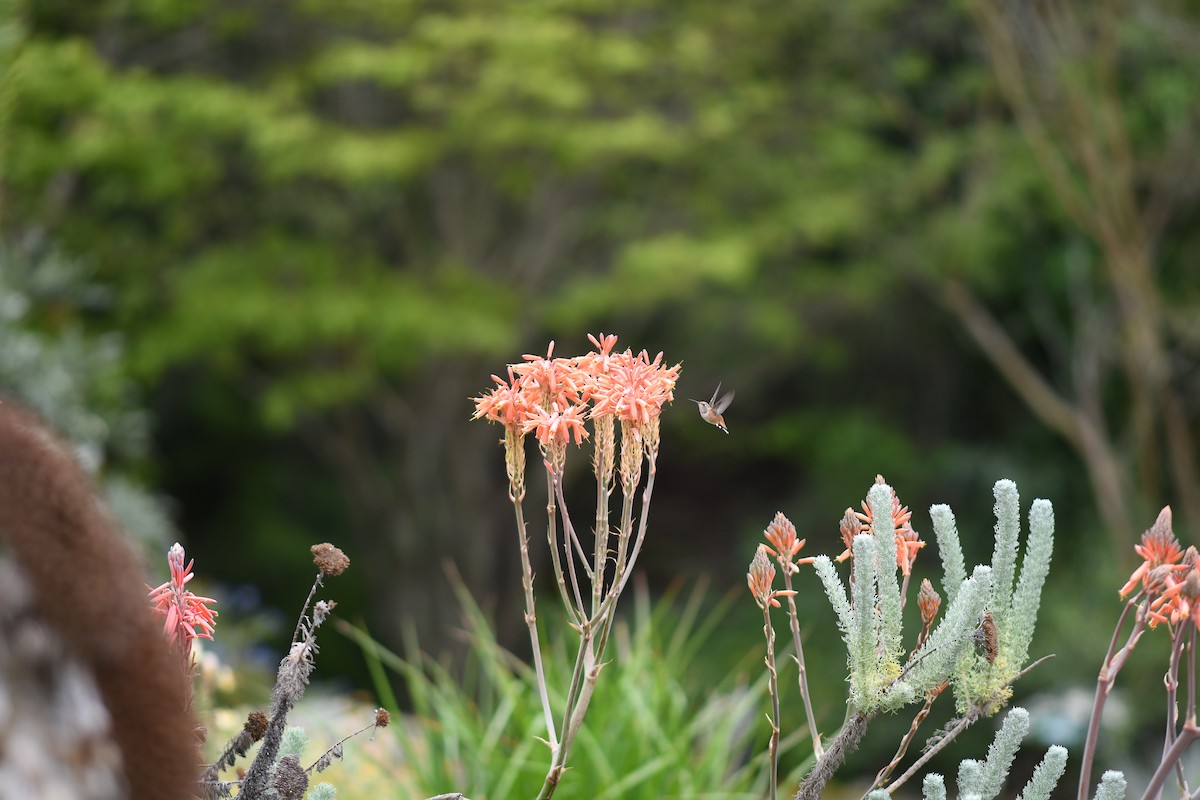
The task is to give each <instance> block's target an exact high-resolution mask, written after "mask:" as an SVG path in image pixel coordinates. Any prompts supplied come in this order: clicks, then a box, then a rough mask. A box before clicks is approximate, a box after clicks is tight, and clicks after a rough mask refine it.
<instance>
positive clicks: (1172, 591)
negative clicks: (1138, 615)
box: [1148, 547, 1200, 629]
mask: <svg viewBox="0 0 1200 800" xmlns="http://www.w3.org/2000/svg"><path fill="white" fill-rule="evenodd" d="M1185 561H1186V562H1188V563H1186V564H1180V565H1177V566H1179V567H1182V568H1183V569H1186V570H1187V573H1186V574H1185V575H1184V576H1183V577H1182V578H1181V579H1177V578H1176V577H1175V576H1176V574H1177V572H1176V570H1174V569H1170V570H1168V569H1166V567H1167V565H1162V566H1160V567H1158V568H1157V569H1156V570H1153V572H1156V573H1157V576H1156V577H1158V578H1160V579H1161V585H1163V586H1165V587H1166V588H1164V589H1162V594H1161V595H1159V596H1158V597H1157V598H1156V599H1155V600H1154V602H1152V603H1151V604H1150V613H1149V615H1148V616H1149V621H1150V627H1151V628H1153V627H1155V626H1156V625H1157V624H1159V623H1161V622H1166V621H1170V622H1171V623H1172V624H1179V623H1181V622H1184V621H1186V620H1189V619H1190V620H1191V621H1192V624H1194V625H1195V626H1196V627H1197V628H1198V629H1200V614H1198V613H1197V610H1196V608H1197V603H1198V602H1200V555H1198V554H1197V553H1196V550H1195V548H1193V547H1189V548H1188V550H1187V553H1186V554H1185Z"/></svg>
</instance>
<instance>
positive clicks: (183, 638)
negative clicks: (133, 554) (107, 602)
mask: <svg viewBox="0 0 1200 800" xmlns="http://www.w3.org/2000/svg"><path fill="white" fill-rule="evenodd" d="M184 558H185V555H184V551H183V545H181V544H180V543H179V542H176V543H175V544H173V545H172V546H171V549H170V550H168V551H167V564H168V566H169V567H170V568H171V578H170V580H168V581H166V582H164V583H162V584H160V585H159V586H157V587H155V588H153V589H151V590H150V601H151V602H152V603H153V604H154V609H155V610H156V611H157V612H158V613H160V614H162V615H163V635H164V636H166V637H167V640H168V641H170V642H171V643H172V644H174V645H176V646H178V647H179V649H180V651H181V653H182V654H183V659H184V663H185V664H186V665H187V666H188V667H189V668H190V667H191V662H192V642H193V641H194V640H196V639H212V638H213V637H212V634H213V628H214V626H215V625H216V616H217V612H216V611H214V610H213V609H212V608H210V606H211V605H212V604H213V603H216V602H217V601H216V600H214V599H212V598H211V597H201V596H199V595H197V594H194V593H193V592H192V591H191V590H189V589H188V588H187V585H188V583H190V582H191V580H192V578H194V577H195V575H193V574H192V566H193V565H194V564H195V561H194V560H193V561H188V562H187V564H184Z"/></svg>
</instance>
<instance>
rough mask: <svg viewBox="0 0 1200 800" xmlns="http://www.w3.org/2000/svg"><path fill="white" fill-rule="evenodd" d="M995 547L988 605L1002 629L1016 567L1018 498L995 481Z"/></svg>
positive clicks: (1007, 482) (1010, 486) (1009, 486)
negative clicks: (990, 594)
mask: <svg viewBox="0 0 1200 800" xmlns="http://www.w3.org/2000/svg"><path fill="white" fill-rule="evenodd" d="M992 491H993V494H994V495H995V497H996V506H995V509H994V510H995V513H996V544H995V549H994V550H993V551H992V601H991V602H990V603H988V608H989V609H991V612H992V615H993V616H994V617H995V618H996V624H997V625H999V626H1001V627H1002V628H1003V627H1004V625H1005V622H1006V620H1007V619H1008V612H1009V608H1010V605H1011V603H1012V591H1013V576H1014V575H1015V574H1016V566H1017V543H1018V539H1019V538H1020V533H1021V496H1020V495H1019V494H1018V493H1017V485H1016V484H1015V483H1013V482H1012V481H1010V480H999V481H996V486H995V488H994V489H993V490H992Z"/></svg>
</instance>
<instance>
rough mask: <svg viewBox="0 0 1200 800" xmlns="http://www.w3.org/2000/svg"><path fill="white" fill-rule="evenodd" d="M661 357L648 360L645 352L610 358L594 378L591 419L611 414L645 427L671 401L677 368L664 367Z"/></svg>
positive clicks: (622, 354) (620, 354) (660, 354)
mask: <svg viewBox="0 0 1200 800" xmlns="http://www.w3.org/2000/svg"><path fill="white" fill-rule="evenodd" d="M662 357H663V354H662V353H659V354H658V355H657V356H655V357H654V360H653V361H652V360H651V359H650V356H649V355H647V353H646V351H645V350H643V351H642V352H640V353H638V354H637V355H636V356H635V355H633V354H632V353H631V352H630V351H628V350H626V351H625V352H624V353H619V354H617V355H615V356H613V357H612V359H611V362H610V363H609V368H608V371H607V372H605V373H602V374H599V375H597V376H596V389H595V396H594V398H593V408H592V414H593V416H602V415H604V414H611V415H613V416H615V417H616V418H617V419H620V420H626V421H629V422H635V423H637V424H639V425H649V424H650V420H651V419H653V418H655V417H658V416H659V414H661V413H662V407H663V406H664V405H666V404H667V403H669V402H671V401H672V400H674V399H675V382H676V381H677V380H678V379H679V370H680V369H681V365H679V364H676V365H675V366H673V367H664V366H663V364H662Z"/></svg>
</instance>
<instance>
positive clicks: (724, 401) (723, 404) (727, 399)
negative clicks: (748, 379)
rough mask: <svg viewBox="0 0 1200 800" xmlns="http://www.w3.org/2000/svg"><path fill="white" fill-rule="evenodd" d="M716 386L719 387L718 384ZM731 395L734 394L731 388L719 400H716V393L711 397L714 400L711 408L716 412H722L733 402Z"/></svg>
mask: <svg viewBox="0 0 1200 800" xmlns="http://www.w3.org/2000/svg"><path fill="white" fill-rule="evenodd" d="M717 388H718V389H719V388H720V387H719V386H718V387H717ZM733 395H734V390H733V389H730V390H729V393H728V394H727V395H725V396H724V397H722V398H721V399H720V400H716V395H713V399H714V400H715V402H714V403H713V408H715V409H716V410H717V413H718V414H724V413H725V409H727V408H729V404H730V403H732V402H733Z"/></svg>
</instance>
